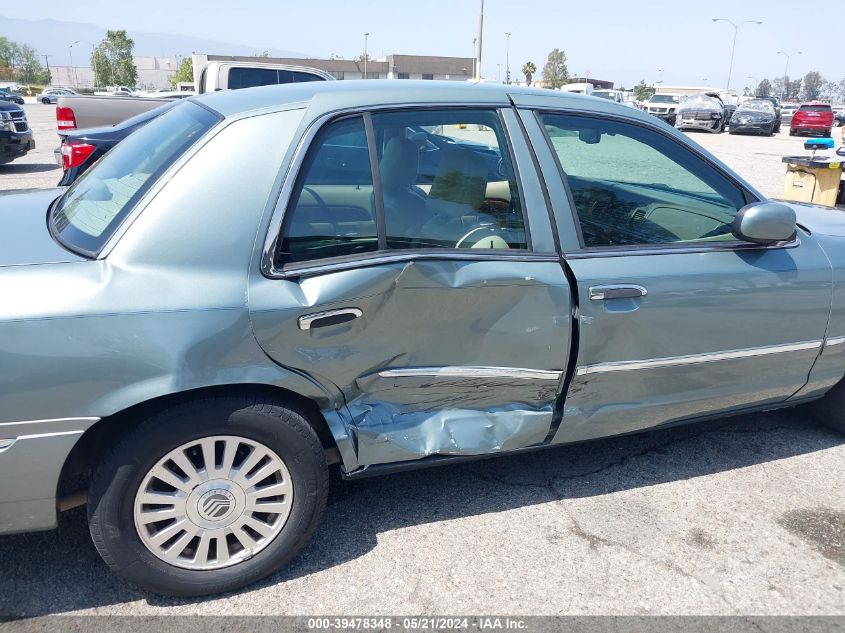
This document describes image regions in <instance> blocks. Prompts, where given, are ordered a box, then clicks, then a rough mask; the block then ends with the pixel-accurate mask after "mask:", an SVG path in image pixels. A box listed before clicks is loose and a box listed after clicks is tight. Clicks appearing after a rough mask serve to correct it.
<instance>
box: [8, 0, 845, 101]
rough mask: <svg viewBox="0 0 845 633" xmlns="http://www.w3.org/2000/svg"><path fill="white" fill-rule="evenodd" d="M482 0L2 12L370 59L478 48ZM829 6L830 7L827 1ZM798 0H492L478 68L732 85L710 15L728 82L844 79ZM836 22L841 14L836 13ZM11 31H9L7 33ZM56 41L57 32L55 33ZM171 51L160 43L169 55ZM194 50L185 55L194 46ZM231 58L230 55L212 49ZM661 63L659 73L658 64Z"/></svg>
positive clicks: (243, 2) (146, 0)
mask: <svg viewBox="0 0 845 633" xmlns="http://www.w3.org/2000/svg"><path fill="white" fill-rule="evenodd" d="M479 4H480V0H424V1H420V0H413V1H408V0H364V1H362V2H353V1H350V0H297V1H291V0H273V1H270V0H239V1H238V2H236V3H232V2H231V0H143V2H126V1H125V0H124V1H119V2H104V1H103V0H74V1H73V2H70V3H69V2H67V0H27V1H26V2H14V3H7V4H6V5H4V6H3V7H2V9H0V12H2V14H3V15H5V16H7V17H14V18H25V19H30V20H37V19H44V18H54V19H59V20H72V21H74V22H90V23H93V24H96V25H99V26H102V27H106V28H127V29H131V30H136V31H148V32H156V33H175V34H185V35H191V36H196V37H204V38H211V39H216V40H221V41H225V42H232V43H237V44H246V45H249V46H254V47H255V49H256V50H262V49H264V48H270V47H272V48H280V49H288V50H295V51H300V52H302V53H304V54H309V55H315V56H328V55H330V54H332V53H335V54H337V55H341V56H343V57H345V58H351V57H354V56H357V55H359V54H361V52H362V51H363V47H364V33H365V32H369V33H370V36H369V51H370V55H371V57H381V56H382V55H386V54H390V53H401V54H422V55H448V56H453V55H454V56H466V57H471V56H472V55H473V44H472V40H473V38H475V37H476V35H477V32H478V13H479ZM830 6H833V5H830ZM796 7H797V5H796V4H795V3H794V2H792V1H791V0H790V1H789V2H787V1H786V0H763V1H761V0H742V1H740V2H737V1H736V0H708V1H707V2H683V1H679V0H674V1H671V2H664V1H659V0H598V1H592V2H590V1H587V2H584V1H580V2H571V1H569V0H557V1H555V0H486V2H485V15H484V39H483V42H484V47H483V59H482V66H481V68H482V72H483V74H484V75H485V76H486V77H490V78H496V77H497V73H498V72H499V69H498V67H497V64H501V73H502V75H504V72H505V70H504V69H505V65H506V56H507V52H506V48H507V47H506V36H505V33H506V32H511V33H512V35H511V37H510V56H509V58H510V68H511V73H512V74H513V75H514V76H518V77H519V78H520V79H521V74H520V70H521V68H522V65H523V63H524V62H525V61H528V60H531V61H533V62H534V63H535V64H536V65H537V67H538V69H542V66H543V64H544V63H545V61H546V58H547V56H548V53H549V51H550V50H552V49H553V48H560V49H562V50H564V51H565V52H566V54H567V57H568V67H569V72H570V75H586V74H588V73H589V76H591V77H596V78H600V79H609V80H613V81H615V82H616V83H617V86H618V85H620V84H621V85H624V86H626V87H630V86H632V85H633V84H634V83H636V82H638V81H639V80H640V79H644V80H645V81H646V82H647V83H652V82H655V81H660V80H662V81H663V83H664V85H710V86H713V87H724V86H725V85H726V83H727V75H728V66H729V62H730V56H731V40H732V38H733V35H734V29H733V27H731V26H730V25H729V24H727V23H724V22H718V23H714V22H713V21H712V20H711V19H712V18H728V19H731V20H733V21H734V22H737V23H739V22H743V21H745V20H762V21H763V24H762V25H759V26H758V25H756V24H746V25H744V26H742V27H741V28H740V30H739V32H738V38H737V43H736V53H735V59H734V67H733V73H732V76H733V78H732V80H731V87H733V88H739V89H740V90H741V89H742V88H743V87H744V86H750V85H756V83H757V82H758V81H759V80H760V79H762V78H763V77H769V78H773V77H775V76H780V75H783V73H784V65H785V62H786V58H785V57H784V56H783V55H779V54H778V51H781V50H782V51H786V52H790V53H791V52H793V51H799V50H800V51H802V54H801V55H794V56H793V57H792V59H791V61H790V68H789V71H790V72H789V74H790V75H791V76H793V77H797V76H803V75H804V74H805V73H806V72H807V71H809V70H818V71H819V72H821V74H822V75H823V76H824V77H826V78H827V79H835V80H837V81H838V80H840V79H842V78H843V76H845V64H842V62H841V60H842V55H841V53H840V54H832V53H831V51H832V50H833V49H835V48H836V46H835V39H836V37H837V35H836V28H835V27H834V26H833V24H831V25H830V31H829V37H824V38H820V37H818V36H817V35H809V34H811V33H818V32H819V31H818V29H815V28H810V27H808V26H805V25H802V24H801V22H800V21H799V20H797V19H796V15H795V12H796ZM835 19H841V18H835ZM5 35H6V36H7V37H10V38H11V39H14V34H13V33H7V34H5ZM56 37H57V38H59V39H60V38H61V33H57V34H56ZM174 52H176V51H162V52H161V54H167V55H171V54H173V53H174ZM189 52H190V51H185V53H189ZM206 52H209V53H220V54H225V53H226V51H206ZM661 70H662V72H661Z"/></svg>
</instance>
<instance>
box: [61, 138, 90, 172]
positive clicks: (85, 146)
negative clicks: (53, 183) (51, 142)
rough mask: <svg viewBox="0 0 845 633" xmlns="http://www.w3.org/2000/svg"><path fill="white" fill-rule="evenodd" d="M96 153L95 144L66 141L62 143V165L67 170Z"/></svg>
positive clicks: (77, 165)
mask: <svg viewBox="0 0 845 633" xmlns="http://www.w3.org/2000/svg"><path fill="white" fill-rule="evenodd" d="M93 153H94V146H93V145H91V144H90V143H83V142H82V141H65V142H64V143H62V167H63V168H64V169H65V171H67V170H68V169H70V168H71V167H79V166H80V165H81V164H82V163H84V162H85V161H86V160H88V157H89V156H91V154H93Z"/></svg>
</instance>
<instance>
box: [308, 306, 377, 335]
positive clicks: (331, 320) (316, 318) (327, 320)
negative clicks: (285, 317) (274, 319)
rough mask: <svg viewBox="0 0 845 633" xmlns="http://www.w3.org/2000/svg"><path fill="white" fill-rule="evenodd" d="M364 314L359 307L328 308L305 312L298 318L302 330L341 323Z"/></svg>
mask: <svg viewBox="0 0 845 633" xmlns="http://www.w3.org/2000/svg"><path fill="white" fill-rule="evenodd" d="M362 314H364V313H363V312H362V311H361V310H360V309H358V308H340V309H338V310H326V311H325V312H314V313H313V314H305V315H303V316H301V317H299V319H298V323H299V329H300V330H310V329H313V328H318V327H327V326H329V325H340V324H341V323H347V322H348V321H352V320H354V319H357V318H358V317H359V316H361V315H362Z"/></svg>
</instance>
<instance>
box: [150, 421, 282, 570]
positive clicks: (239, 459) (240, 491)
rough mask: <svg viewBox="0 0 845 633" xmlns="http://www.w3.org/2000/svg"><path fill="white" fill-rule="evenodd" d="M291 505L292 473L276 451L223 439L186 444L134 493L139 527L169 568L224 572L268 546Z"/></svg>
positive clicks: (246, 441) (229, 437)
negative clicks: (221, 569) (226, 568)
mask: <svg viewBox="0 0 845 633" xmlns="http://www.w3.org/2000/svg"><path fill="white" fill-rule="evenodd" d="M292 504H293V484H292V482H291V478H290V473H289V472H288V469H287V467H286V466H285V463H284V462H283V461H282V459H281V458H280V457H279V456H278V455H277V454H276V453H275V452H273V451H272V450H270V449H269V448H267V447H266V446H264V445H263V444H261V443H259V442H256V441H254V440H250V439H246V438H243V437H236V436H232V435H217V436H213V437H204V438H202V439H199V440H193V441H191V442H187V443H185V444H183V445H182V446H180V447H178V448H176V449H174V450H172V451H170V452H169V453H168V454H167V455H165V456H164V457H162V458H161V459H160V460H159V461H158V462H157V463H156V464H155V466H153V467H152V468H151V469H150V471H149V472H148V473H147V475H146V477H144V480H143V481H142V482H141V485H140V487H139V488H138V492H137V494H136V495H135V504H134V515H135V528H136V529H137V531H138V536H140V538H141V542H142V543H143V544H144V545H145V546H146V547H147V549H148V550H150V551H151V552H152V553H153V554H155V555H156V556H157V557H158V558H160V559H161V560H163V561H165V562H167V563H170V564H171V565H175V566H176V567H182V568H184V569H218V568H221V567H229V566H230V565H236V564H237V563H240V562H242V561H245V560H248V559H249V558H252V557H253V556H254V555H255V554H256V553H258V552H259V551H261V550H262V549H264V548H265V547H267V546H268V545H269V544H270V543H271V542H272V541H273V539H274V538H275V537H276V536H277V535H278V534H279V532H281V531H282V528H283V527H284V525H285V522H286V521H287V518H288V515H289V514H290V510H291V505H292Z"/></svg>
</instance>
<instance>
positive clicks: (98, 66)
mask: <svg viewBox="0 0 845 633" xmlns="http://www.w3.org/2000/svg"><path fill="white" fill-rule="evenodd" d="M134 48H135V42H134V41H133V40H132V38H130V37H129V36H128V35H126V31H125V30H119V31H106V37H105V38H104V39H103V41H102V42H100V44H99V45H98V46H97V48H95V49H94V52H93V53H92V54H91V66H92V67H93V68H94V73H95V84H96V85H98V86H107V85H113V86H128V87H130V88H132V87H134V86H135V82H137V81H138V69H137V68H136V67H135V62H134V61H132V51H133V49H134Z"/></svg>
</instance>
